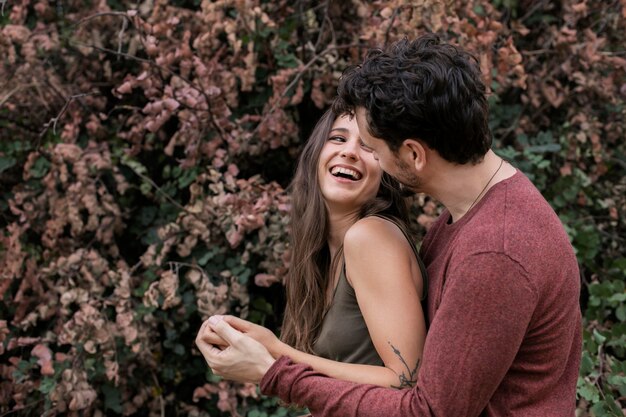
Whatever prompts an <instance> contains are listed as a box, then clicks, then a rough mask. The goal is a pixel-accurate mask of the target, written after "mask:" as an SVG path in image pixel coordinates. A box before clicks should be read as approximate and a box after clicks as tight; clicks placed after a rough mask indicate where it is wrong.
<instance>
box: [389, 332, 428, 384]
mask: <svg viewBox="0 0 626 417" xmlns="http://www.w3.org/2000/svg"><path fill="white" fill-rule="evenodd" d="M387 343H389V346H391V349H393V353H395V354H396V356H397V357H398V358H400V361H401V362H402V364H403V365H404V367H405V368H406V372H405V371H402V373H400V374H399V375H398V379H399V380H400V385H397V386H396V385H392V386H391V387H392V388H398V389H402V388H411V387H413V386H415V382H417V370H418V369H419V366H420V360H419V359H418V360H417V362H416V363H415V367H413V369H411V368H410V367H409V365H408V364H407V363H406V360H404V358H403V357H402V354H401V353H400V350H398V349H397V348H396V347H395V346H394V345H392V344H391V342H389V341H388V342H387Z"/></svg>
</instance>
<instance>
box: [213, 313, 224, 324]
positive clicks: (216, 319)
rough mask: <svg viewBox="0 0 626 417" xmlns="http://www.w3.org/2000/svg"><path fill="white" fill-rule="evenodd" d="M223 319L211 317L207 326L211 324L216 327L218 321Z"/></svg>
mask: <svg viewBox="0 0 626 417" xmlns="http://www.w3.org/2000/svg"><path fill="white" fill-rule="evenodd" d="M223 319H224V317H222V316H219V315H217V316H211V317H209V324H213V325H216V324H217V323H219V322H220V321H222V320H223Z"/></svg>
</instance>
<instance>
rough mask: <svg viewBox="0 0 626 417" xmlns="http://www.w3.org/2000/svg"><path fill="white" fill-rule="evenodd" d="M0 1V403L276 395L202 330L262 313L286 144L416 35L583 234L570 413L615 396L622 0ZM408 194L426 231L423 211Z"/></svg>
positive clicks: (273, 291) (614, 404)
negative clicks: (354, 66)
mask: <svg viewBox="0 0 626 417" xmlns="http://www.w3.org/2000/svg"><path fill="white" fill-rule="evenodd" d="M0 7H1V8H2V14H1V16H0V60H1V65H0V226H1V232H0V415H2V416H5V415H24V416H26V415H46V416H53V415H66V414H67V415H84V416H102V415H128V416H160V415H190V416H207V415H211V416H218V415H224V416H250V417H254V416H257V417H260V416H284V415H288V414H293V413H294V411H293V410H287V409H284V408H281V407H280V406H279V404H278V403H277V402H276V401H275V400H273V399H268V398H262V397H260V396H259V395H258V393H257V390H256V388H255V387H254V386H251V385H237V384H232V383H229V382H226V381H221V380H220V379H219V378H217V377H215V376H213V375H211V374H210V371H209V370H208V369H207V367H206V365H205V363H204V361H203V360H202V358H201V357H200V356H199V354H198V352H197V351H196V350H195V348H194V346H193V339H194V337H195V333H196V330H197V329H198V327H199V325H200V323H201V322H202V320H203V319H205V318H207V317H208V316H209V315H211V314H215V313H227V312H228V313H231V314H236V315H241V316H244V317H247V318H249V319H251V320H253V321H255V322H258V323H262V324H265V325H267V326H269V327H271V328H274V329H276V328H277V324H278V323H279V322H280V314H281V311H282V309H281V308H282V307H281V306H282V304H283V301H284V300H283V299H282V293H281V286H280V281H281V279H282V278H283V276H284V273H285V269H286V265H287V264H288V262H289V248H288V244H287V234H288V228H287V222H288V219H287V216H286V214H287V213H288V210H289V198H288V195H287V193H286V192H285V187H286V186H287V184H288V182H289V180H290V177H291V175H292V173H293V168H294V166H293V165H294V159H295V158H296V156H297V154H298V151H299V149H300V148H301V145H302V142H303V139H304V138H306V137H307V135H308V134H309V132H310V130H311V128H312V125H313V124H314V122H315V121H316V120H317V118H318V117H319V116H320V114H321V112H322V110H323V109H324V108H325V107H326V106H327V105H328V104H329V100H330V99H331V98H332V97H333V95H334V94H335V91H336V85H337V80H338V78H339V76H340V74H341V71H342V70H343V69H344V68H345V67H346V66H347V65H348V64H349V63H351V62H357V61H358V60H360V59H361V58H362V57H363V54H364V53H365V51H366V50H367V48H369V47H372V46H379V45H384V44H387V43H389V42H392V41H394V40H396V39H399V38H401V37H404V36H408V37H415V36H417V35H419V34H422V33H425V32H436V33H438V34H439V35H440V36H441V37H442V38H443V39H446V40H449V41H452V42H454V43H458V44H460V45H462V46H464V47H466V48H468V49H470V50H472V51H473V52H474V53H475V54H476V55H477V56H478V57H479V59H480V63H481V66H482V69H483V72H484V74H485V77H486V80H487V84H488V86H489V87H490V96H489V100H490V104H491V127H492V129H493V132H494V137H495V148H496V149H497V151H498V153H500V154H501V155H503V156H505V157H507V158H509V159H510V160H511V161H513V162H514V164H515V165H516V166H518V167H519V168H520V169H522V170H523V171H524V172H525V173H526V174H527V175H528V176H530V178H531V179H532V180H533V181H534V182H535V184H536V185H537V186H538V187H539V189H540V190H541V191H542V193H543V194H544V195H545V196H546V198H547V199H548V200H549V201H550V203H551V204H552V205H553V207H554V208H555V209H556V210H557V212H558V213H559V215H560V217H561V219H562V221H563V223H564V225H565V227H566V229H567V231H568V233H569V236H570V238H571V241H572V243H573V245H574V247H575V249H576V252H577V256H578V259H579V261H580V266H581V272H582V273H581V279H582V282H583V292H582V295H581V307H582V310H583V314H584V328H585V333H584V353H583V357H582V366H581V370H580V378H579V381H578V397H577V402H578V415H579V416H623V415H624V410H625V409H626V290H625V276H626V250H625V247H626V245H625V240H626V232H625V227H624V221H623V218H624V216H625V215H626V175H625V174H626V155H625V151H626V147H625V141H624V137H625V135H624V129H625V124H624V120H625V119H626V107H625V105H624V100H625V99H626V77H625V73H626V51H625V49H624V45H626V39H625V37H626V36H625V35H626V25H625V23H624V22H625V21H626V1H625V0H617V1H613V0H611V1H608V0H607V1H599V0H582V1H579V0H574V1H571V0H564V1H546V0H492V1H487V0H446V1H443V0H441V1H439V0H414V1H410V2H409V1H402V0H375V1H369V2H368V1H360V0H351V1H346V2H331V1H329V0H327V1H322V2H313V1H305V0H296V1H286V0H276V1H262V0H215V1H209V0H171V1H165V0H144V1H129V0H95V1H75V0H57V1H44V0H2V1H0ZM413 209H414V218H415V230H416V232H417V236H418V238H419V237H420V236H422V235H423V233H424V231H425V230H426V229H427V228H428V226H429V225H430V223H431V222H432V220H433V219H434V218H435V217H436V215H437V213H438V210H439V207H438V206H437V204H436V203H435V202H433V201H430V200H429V199H428V198H424V197H420V198H416V199H415V201H414V204H413ZM418 242H419V240H418Z"/></svg>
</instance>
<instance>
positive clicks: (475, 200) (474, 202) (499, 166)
mask: <svg viewBox="0 0 626 417" xmlns="http://www.w3.org/2000/svg"><path fill="white" fill-rule="evenodd" d="M502 164H504V159H502V158H500V165H498V169H496V171H495V172H494V173H493V175H492V176H491V178H489V181H487V184H485V187H484V188H483V189H482V191H481V192H480V193H479V194H478V195H477V196H476V198H475V199H474V201H473V202H472V204H471V205H470V206H469V208H468V209H467V211H466V213H468V212H469V211H470V210H471V209H472V207H474V204H476V202H477V201H478V198H480V196H481V195H483V193H484V192H485V190H486V189H487V187H489V184H491V181H493V179H494V178H495V176H496V174H497V173H498V171H500V168H502Z"/></svg>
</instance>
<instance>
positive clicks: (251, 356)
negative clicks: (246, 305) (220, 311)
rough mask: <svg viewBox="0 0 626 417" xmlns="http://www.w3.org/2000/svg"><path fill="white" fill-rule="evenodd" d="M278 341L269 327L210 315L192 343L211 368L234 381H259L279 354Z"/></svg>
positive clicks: (238, 319) (233, 318) (234, 318)
mask: <svg viewBox="0 0 626 417" xmlns="http://www.w3.org/2000/svg"><path fill="white" fill-rule="evenodd" d="M280 345H281V342H280V341H279V340H278V338H277V337H276V335H274V333H272V332H271V331H270V330H268V329H266V328H264V327H262V326H259V325H256V324H254V323H250V322H248V321H246V320H242V319H240V318H237V317H234V316H212V317H210V318H209V319H208V320H206V321H205V322H204V323H202V326H201V327H200V331H199V332H198V336H197V337H196V346H198V349H199V350H200V352H201V353H202V355H203V356H204V359H205V360H206V361H207V363H208V365H209V367H210V368H211V371H212V372H213V373H214V374H216V375H219V376H221V377H224V378H226V379H230V380H233V381H238V382H253V383H259V381H260V380H261V378H263V375H265V373H266V372H267V370H268V369H269V368H270V366H272V364H273V363H274V357H273V356H272V353H270V351H271V350H273V351H274V353H275V354H276V356H278V355H279V353H278V351H279V350H280Z"/></svg>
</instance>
